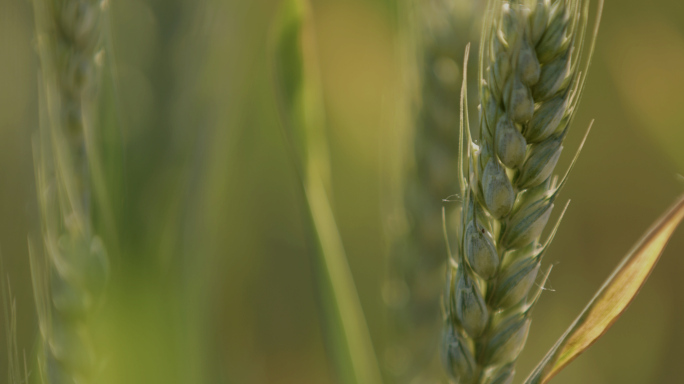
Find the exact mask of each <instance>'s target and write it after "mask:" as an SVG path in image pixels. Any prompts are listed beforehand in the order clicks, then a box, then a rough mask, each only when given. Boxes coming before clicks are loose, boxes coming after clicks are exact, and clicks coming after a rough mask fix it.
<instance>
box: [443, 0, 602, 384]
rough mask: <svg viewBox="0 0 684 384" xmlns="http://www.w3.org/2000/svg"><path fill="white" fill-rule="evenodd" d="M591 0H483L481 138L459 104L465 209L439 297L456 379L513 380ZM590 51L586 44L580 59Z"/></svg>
mask: <svg viewBox="0 0 684 384" xmlns="http://www.w3.org/2000/svg"><path fill="white" fill-rule="evenodd" d="M588 3H589V2H588V1H582V0H537V1H534V2H532V1H510V2H504V1H501V0H494V1H490V2H489V6H488V10H487V16H486V17H487V18H486V21H485V24H484V26H483V39H482V43H481V47H480V51H481V52H480V72H481V75H480V77H481V78H482V82H481V86H480V108H481V112H480V143H479V144H480V145H479V146H476V145H475V144H472V141H471V139H470V136H469V130H468V128H467V121H468V116H467V108H466V109H465V115H464V118H463V121H464V122H465V123H466V127H465V128H463V127H462V132H465V133H462V137H463V138H464V139H465V142H466V143H467V144H466V145H465V146H466V150H465V151H464V152H463V154H462V156H461V157H460V159H461V160H460V161H461V167H459V171H460V172H461V173H460V175H459V179H460V181H461V185H462V187H461V193H462V195H463V199H464V208H463V212H462V223H461V228H460V229H459V231H458V247H457V254H456V255H455V256H454V257H453V258H452V259H451V261H452V263H451V266H450V268H448V272H447V291H446V294H445V303H444V305H445V313H446V316H445V328H444V336H443V348H442V355H443V360H444V365H445V367H446V370H447V373H448V374H449V376H450V377H451V379H452V380H454V381H455V382H458V383H492V384H502V383H511V382H512V380H513V376H514V373H515V369H514V365H515V361H516V360H517V358H518V355H519V354H520V352H521V351H522V349H523V347H524V344H525V341H526V339H527V334H528V332H529V328H530V322H531V319H530V311H531V309H532V307H533V306H534V304H535V302H536V300H537V299H538V298H539V294H540V293H541V288H540V289H539V290H538V291H537V292H534V293H531V288H532V287H533V286H534V284H535V281H536V279H537V275H538V273H539V270H540V266H541V259H542V257H543V255H544V253H545V251H546V250H547V249H548V246H549V244H550V242H551V240H552V239H553V236H554V235H555V232H556V229H557V228H558V224H556V227H555V228H554V229H553V231H552V233H551V234H550V236H549V238H548V240H547V241H546V242H544V243H542V242H541V240H540V237H541V233H542V231H543V230H544V227H545V226H546V223H547V222H548V220H549V217H550V215H551V212H552V210H553V208H554V204H555V200H556V198H557V196H558V192H559V191H560V189H561V187H562V186H563V184H564V183H565V180H566V178H563V180H561V181H560V182H558V179H557V178H556V177H553V176H552V174H553V171H554V168H555V165H556V162H557V161H558V158H559V156H560V153H561V151H562V149H563V140H564V138H565V137H566V135H567V133H568V129H569V126H570V123H571V121H572V118H573V116H574V112H575V110H576V107H577V104H578V102H579V100H580V96H581V94H582V88H583V85H584V80H585V78H586V70H585V71H580V70H579V66H580V64H581V63H582V58H581V52H582V51H583V46H584V42H585V39H584V37H585V30H586V26H587V20H588V5H589V4H588ZM594 37H595V35H594ZM592 51H593V43H592V44H591V48H590V53H589V59H588V60H586V62H587V65H588V63H589V61H590V57H591V52H592ZM485 66H486V68H485ZM464 96H465V94H464ZM464 98H465V99H466V100H467V97H464ZM462 103H465V101H462ZM466 105H467V104H466ZM462 109H463V107H462ZM585 138H586V136H585ZM580 148H581V146H580ZM578 153H579V151H578ZM576 158H577V157H575V159H576ZM573 164H574V160H573ZM571 167H572V166H571ZM466 175H467V177H466ZM566 177H567V174H566ZM566 207H567V205H566ZM561 218H562V214H561ZM558 223H560V218H559V219H558ZM549 272H550V270H549ZM547 276H548V272H547V273H546V275H545V276H544V277H543V280H542V282H541V284H539V287H542V286H543V284H544V281H545V279H546V277H547Z"/></svg>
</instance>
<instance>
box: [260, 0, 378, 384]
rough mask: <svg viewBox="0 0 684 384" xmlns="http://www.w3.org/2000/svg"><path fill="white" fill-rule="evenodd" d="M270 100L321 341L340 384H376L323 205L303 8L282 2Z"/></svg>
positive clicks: (298, 0)
mask: <svg viewBox="0 0 684 384" xmlns="http://www.w3.org/2000/svg"><path fill="white" fill-rule="evenodd" d="M271 52H272V63H273V74H274V83H275V88H276V92H277V95H276V98H277V101H278V106H279V108H280V114H281V120H282V125H283V129H284V131H285V138H286V140H287V141H288V144H289V147H290V153H291V156H292V159H293V161H294V163H295V165H296V168H297V171H298V173H299V176H300V179H301V185H302V188H303V199H304V200H305V202H304V204H303V205H304V206H305V207H306V208H305V209H306V210H307V213H308V219H309V222H308V225H309V228H308V229H309V232H310V234H311V237H312V239H311V240H312V242H313V243H315V245H314V247H315V250H316V252H315V260H314V264H315V266H316V268H315V271H316V274H317V276H318V277H319V278H320V280H319V284H320V287H319V288H320V289H319V291H320V292H321V295H322V297H321V298H320V301H321V306H322V307H323V310H324V316H325V323H326V326H327V329H326V338H327V339H328V341H329V342H330V344H332V345H331V347H332V348H333V354H334V358H335V364H336V368H337V373H338V375H339V376H340V380H341V382H342V383H356V384H366V383H368V384H375V383H381V382H382V379H381V375H380V369H379V365H378V363H377V359H376V356H375V352H374V350H373V345H372V342H371V338H370V332H369V331H368V328H367V325H366V321H365V318H364V315H363V310H362V308H361V303H360V301H359V297H358V294H357V291H356V287H355V285H354V279H353V277H352V274H351V270H350V269H349V265H348V263H347V257H346V254H345V251H344V246H343V244H342V239H341V237H340V234H339V231H338V228H337V223H336V220H335V216H334V213H333V210H332V207H331V205H330V199H329V197H328V192H327V190H328V189H329V183H330V180H329V167H330V163H329V154H328V142H327V138H326V134H325V113H324V109H323V102H322V92H321V89H320V80H319V74H318V66H317V63H316V53H315V44H314V31H313V24H312V22H311V18H310V10H309V8H308V4H307V3H306V1H305V0H286V1H285V2H284V6H283V8H282V9H281V14H280V19H279V20H278V25H277V29H276V31H275V35H274V42H273V44H272V50H271Z"/></svg>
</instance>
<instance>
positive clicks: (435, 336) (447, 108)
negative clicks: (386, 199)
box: [383, 0, 475, 383]
mask: <svg viewBox="0 0 684 384" xmlns="http://www.w3.org/2000/svg"><path fill="white" fill-rule="evenodd" d="M411 5H412V7H411V8H410V9H407V13H408V15H407V17H408V18H409V19H410V20H411V23H408V24H409V25H412V29H413V30H411V31H410V36H411V39H410V40H411V41H412V42H413V45H414V46H415V47H416V49H415V51H416V52H411V55H415V56H416V57H415V58H413V60H418V61H419V62H418V63H417V67H418V71H417V72H418V82H419V87H420V88H419V89H420V98H419V100H418V101H417V103H418V107H417V111H415V117H414V124H413V136H412V137H411V139H412V140H413V143H412V144H413V145H412V148H413V153H412V154H411V156H407V157H409V158H410V160H411V161H409V164H406V165H404V166H403V168H404V169H405V171H404V172H403V177H404V180H403V184H404V193H403V194H404V196H403V199H404V207H403V208H404V209H403V216H405V217H406V224H407V225H406V228H405V229H403V230H402V232H400V233H398V234H396V235H394V236H395V239H394V240H393V244H392V246H391V250H390V255H389V257H390V259H389V266H388V267H389V276H388V278H387V281H386V283H385V285H384V287H383V296H384V299H385V302H386V303H387V306H388V309H389V316H390V318H389V323H390V325H392V332H391V334H390V337H391V338H392V340H391V342H390V345H389V347H387V350H386V351H385V356H384V359H385V362H386V365H387V366H388V370H389V373H390V374H391V376H392V377H393V378H394V380H395V381H396V382H399V383H412V382H416V381H417V382H420V383H423V382H439V381H440V380H441V377H442V372H441V371H440V369H439V364H438V363H437V364H435V362H434V360H435V359H434V357H435V355H436V354H435V352H436V351H437V345H438V344H439V336H440V331H439V330H440V323H439V321H438V317H439V316H438V315H439V313H440V296H441V294H442V291H443V286H442V283H441V281H440V280H441V277H442V276H443V275H444V266H445V261H446V255H447V250H446V244H445V242H444V237H443V231H442V204H443V201H444V200H445V199H448V198H449V196H450V195H453V194H454V193H455V191H457V190H458V181H457V180H456V179H455V178H454V177H453V175H455V174H456V167H457V165H458V163H457V158H458V156H457V155H458V153H457V152H458V132H457V131H456V130H455V129H454V127H455V126H457V124H458V121H459V113H458V110H457V108H455V106H457V105H458V102H459V98H460V79H461V70H460V65H461V63H462V62H463V53H464V50H465V47H466V44H467V42H468V37H469V36H470V31H471V30H473V29H474V28H473V25H474V24H475V22H474V18H473V17H472V14H473V11H474V8H475V2H473V1H470V0H462V1H445V0H428V1H415V2H412V3H411ZM414 24H415V25H414ZM446 208H448V211H447V216H448V217H452V216H453V214H454V213H455V211H456V210H457V209H456V208H457V205H456V204H447V205H446Z"/></svg>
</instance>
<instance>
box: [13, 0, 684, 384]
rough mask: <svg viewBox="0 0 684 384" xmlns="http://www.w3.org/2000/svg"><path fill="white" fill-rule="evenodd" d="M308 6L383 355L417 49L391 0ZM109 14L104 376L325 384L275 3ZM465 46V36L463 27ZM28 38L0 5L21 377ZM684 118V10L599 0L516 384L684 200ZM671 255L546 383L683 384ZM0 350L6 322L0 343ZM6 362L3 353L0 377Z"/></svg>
mask: <svg viewBox="0 0 684 384" xmlns="http://www.w3.org/2000/svg"><path fill="white" fill-rule="evenodd" d="M454 1H455V2H460V3H463V2H464V1H465V0H454ZM311 3H312V8H313V13H314V20H315V26H316V28H317V43H318V48H319V55H320V64H321V73H322V83H323V90H324V96H325V104H326V108H327V117H328V127H327V128H328V129H329V135H330V138H331V143H332V148H331V152H332V179H333V189H334V196H335V200H334V202H333V204H334V209H335V211H336V214H337V219H338V224H339V226H340V231H341V235H342V238H343V240H344V246H345V248H346V251H347V254H348V258H349V264H350V266H351V269H352V272H353V275H354V279H355V283H356V287H357V289H358V291H359V296H360V299H361V304H362V306H363V309H364V312H365V314H366V319H367V322H368V326H369V328H370V331H371V335H372V337H373V342H374V345H375V349H376V351H377V353H378V357H379V360H380V361H381V362H382V361H384V359H383V351H384V350H385V348H386V346H387V345H388V343H390V342H391V335H390V334H389V332H387V329H388V326H387V324H388V318H387V312H386V310H385V303H384V301H383V297H382V287H383V281H384V279H385V276H386V274H387V273H386V272H387V268H388V251H389V243H390V239H389V238H388V229H387V227H388V221H391V217H390V216H391V213H392V212H394V209H395V208H396V207H395V205H397V204H400V203H401V199H400V192H399V191H398V190H397V188H399V187H400V185H399V183H398V182H397V180H398V176H397V174H398V173H399V170H400V167H399V166H397V164H398V163H400V162H401V157H402V156H409V155H411V152H410V151H409V150H407V148H410V143H408V141H409V140H410V139H409V138H410V137H411V135H410V130H411V120H410V113H407V111H410V110H411V103H410V102H411V100H412V96H411V95H410V94H407V92H411V90H412V89H414V88H412V87H411V86H407V84H410V83H411V81H412V80H411V79H412V78H413V76H415V74H414V73H412V71H413V68H412V66H411V65H410V61H411V60H407V59H406V58H407V52H411V49H408V48H407V45H409V44H410V40H411V39H408V38H407V37H406V35H407V28H405V27H406V26H405V25H404V23H403V20H405V19H404V18H403V16H402V15H401V12H400V10H401V9H402V8H401V7H399V6H397V3H396V2H395V1H393V0H345V1H339V0H312V1H311ZM109 5H110V6H111V11H112V12H111V22H112V31H113V32H112V33H113V41H114V55H115V60H116V68H117V76H118V87H119V88H118V92H119V96H120V100H121V104H120V111H121V122H122V123H121V126H122V138H123V140H122V141H123V145H124V149H125V155H126V176H125V179H126V196H127V197H126V199H127V204H126V205H125V210H126V212H125V213H124V214H123V216H124V217H126V218H127V221H126V226H127V228H128V233H129V236H128V237H127V239H128V240H127V241H128V242H129V246H128V251H127V252H125V253H122V254H121V255H118V256H117V257H116V258H115V259H114V260H113V261H112V264H113V274H112V280H111V286H110V290H109V293H108V298H107V303H106V304H105V306H104V308H103V310H102V311H101V312H102V313H101V315H100V319H99V320H98V324H99V325H100V328H101V329H99V332H98V335H99V340H98V341H99V343H100V345H102V346H104V348H106V350H107V354H106V361H105V366H104V367H103V370H104V372H106V375H104V376H105V377H106V378H107V379H106V380H107V381H106V382H107V383H109V382H111V383H205V382H206V383H334V382H335V372H334V367H333V366H332V365H331V362H330V361H329V359H327V358H326V349H325V346H324V336H323V325H322V324H323V321H322V319H321V318H320V316H319V312H318V310H317V302H316V294H315V291H316V283H315V281H316V280H315V276H314V271H313V268H312V265H311V255H310V254H309V253H308V250H307V247H306V243H305V233H304V224H303V220H304V215H303V214H302V207H301V206H299V203H298V201H299V200H298V197H297V193H299V189H298V188H299V187H298V184H297V183H298V181H297V177H296V172H295V168H294V166H293V165H292V164H291V163H290V158H289V157H288V156H287V149H286V146H285V143H284V141H283V136H282V134H281V131H280V125H279V121H278V114H277V109H276V103H275V99H274V91H273V87H272V77H271V71H270V68H271V67H270V65H271V64H270V63H269V54H268V53H269V51H268V49H269V35H270V33H271V31H272V28H271V26H272V24H273V22H274V19H275V17H276V15H277V10H278V6H279V1H277V0H249V1H246V0H109ZM466 8H469V7H468V6H466ZM472 9H474V11H473V16H472V17H475V18H481V17H482V14H481V13H479V11H477V9H478V8H477V7H473V8H472ZM464 38H466V39H472V41H474V42H475V43H477V41H478V33H477V31H473V33H472V35H471V36H470V37H464ZM33 39H34V25H33V15H32V10H31V4H30V2H29V1H24V0H0V246H1V251H2V259H3V263H4V273H5V274H6V275H7V276H9V280H10V283H11V287H12V295H13V297H14V299H15V300H16V308H17V318H18V329H17V337H18V341H19V348H20V350H23V351H25V353H26V356H27V359H28V360H29V361H28V363H29V366H31V365H32V364H33V361H34V359H33V356H34V355H35V352H36V346H37V328H36V327H37V324H36V315H35V310H34V302H33V296H32V288H31V282H30V271H29V261H28V260H29V259H28V249H27V237H28V236H29V235H31V234H35V233H37V232H36V230H37V228H38V218H37V208H36V203H35V186H34V173H33V162H32V150H31V140H32V137H33V135H34V134H35V132H36V130H37V124H38V118H37V115H38V103H37V99H38V97H37V95H38V86H37V73H38V60H37V57H36V53H35V49H34V40H33ZM475 45H477V44H475ZM475 61H476V60H471V62H472V63H473V64H474V63H475ZM471 73H474V72H471ZM472 96H473V95H471V97H472ZM682 105H684V3H682V2H681V1H679V0H657V1H649V2H644V1H642V0H621V1H608V2H607V4H606V7H605V12H604V18H603V23H602V25H601V32H600V34H599V38H598V44H597V49H596V55H595V58H594V61H593V65H592V69H591V73H590V75H589V77H588V82H587V88H586V93H585V96H584V98H583V101H582V103H581V105H580V109H579V113H578V115H577V118H576V120H575V128H574V129H573V131H572V133H571V134H570V136H569V138H568V139H567V145H566V151H565V153H564V155H563V156H562V158H561V161H560V163H559V168H558V169H559V170H562V169H564V168H565V167H567V165H568V164H569V161H570V158H571V157H572V156H571V153H572V152H573V151H574V149H575V148H576V147H577V145H578V143H579V141H580V140H581V137H582V135H583V130H584V127H586V126H587V125H588V124H589V122H590V120H591V119H595V120H596V123H595V125H594V129H593V131H592V133H591V135H590V136H589V140H588V142H587V144H586V146H585V148H584V150H583V153H582V155H581V157H580V159H579V162H578V163H577V165H576V167H575V169H574V171H573V174H572V176H571V178H570V181H569V182H568V185H567V187H566V188H565V190H564V191H563V192H562V194H561V199H562V200H563V201H564V200H568V199H572V204H571V205H570V208H569V210H568V213H567V214H566V217H565V219H564V221H563V224H562V226H561V228H560V231H559V233H558V235H557V236H556V240H555V241H554V244H553V246H552V247H551V249H550V252H549V254H548V256H547V257H546V264H547V265H548V264H549V263H553V264H555V268H554V270H553V273H552V275H551V277H550V280H549V283H548V285H547V287H548V288H549V291H547V292H546V293H545V294H544V295H543V297H542V299H541V301H540V303H539V306H538V308H537V309H536V310H535V312H534V317H533V318H534V321H533V325H532V331H531V334H530V338H529V340H528V343H527V347H526V348H525V351H524V352H523V355H522V357H521V359H520V362H519V370H518V371H519V377H518V379H519V380H520V379H521V378H522V377H523V376H525V374H526V373H527V372H529V371H530V370H531V368H532V367H533V366H534V365H535V363H536V362H537V361H538V360H539V359H540V358H541V356H543V354H544V352H545V351H546V350H547V349H548V348H549V347H550V346H551V345H552V344H553V342H554V341H555V340H556V339H557V337H558V336H559V335H560V334H561V333H562V331H563V330H564V329H565V328H566V326H567V325H569V323H570V322H571V321H572V320H573V319H574V317H575V316H576V315H577V314H578V313H579V311H580V310H581V308H582V307H583V305H584V304H585V303H586V301H588V300H589V299H590V297H591V296H592V294H593V292H594V291H595V290H596V289H597V288H598V287H599V286H600V284H601V282H602V281H603V279H604V278H606V277H607V276H608V274H609V273H610V271H611V270H612V268H613V267H614V266H615V265H616V264H617V262H618V261H619V260H620V259H621V258H622V256H623V255H624V254H625V253H626V252H627V251H628V250H629V249H630V248H631V246H632V245H633V244H634V243H635V242H636V240H637V239H638V238H639V236H640V235H641V234H642V233H643V232H644V231H645V230H646V229H647V228H648V226H649V225H650V224H651V223H652V222H653V221H654V220H655V219H656V218H657V217H658V216H659V215H660V213H661V212H662V211H663V210H664V209H665V208H666V207H667V206H669V205H670V204H671V202H672V201H673V200H674V198H675V197H676V196H677V195H679V194H680V193H681V192H682V191H683V190H684V178H682V176H681V174H684V108H682ZM454 108H456V106H454ZM472 115H473V116H474V115H475V113H474V110H473V112H472ZM398 159H399V160H398ZM454 177H455V175H454ZM454 193H456V191H454ZM444 197H446V196H444ZM556 214H557V213H556ZM682 256H684V230H681V229H680V230H679V231H677V232H676V233H675V236H674V238H673V239H672V241H671V243H670V245H669V246H668V248H667V249H666V251H665V254H664V256H663V259H662V260H661V261H660V264H659V265H658V267H657V268H656V270H655V272H654V273H653V275H652V276H651V278H650V281H649V282H648V283H647V285H646V286H645V287H644V289H643V290H642V292H641V293H640V294H639V296H638V297H637V299H636V300H635V301H634V303H633V304H632V306H631V307H630V308H629V310H628V311H627V313H626V314H625V315H624V316H623V317H622V318H621V319H620V320H619V321H618V322H617V323H616V324H615V326H614V327H613V328H612V329H611V330H610V331H609V332H608V334H607V335H606V336H605V337H604V338H603V339H601V340H600V341H599V342H598V343H597V344H596V345H595V346H594V347H592V348H591V349H590V350H589V351H588V352H586V353H585V354H584V355H583V356H581V357H580V358H579V359H578V360H577V361H576V362H575V363H573V364H572V365H570V366H569V367H568V368H566V369H565V370H564V371H563V372H562V373H561V374H560V375H559V376H558V377H557V378H556V379H554V380H555V381H554V382H555V383H558V384H563V383H591V384H601V383H616V382H619V383H625V384H627V383H678V382H681V381H682V380H684V379H683V378H684V375H683V374H682V371H681V369H680V363H681V361H682V360H683V359H684V327H682V325H683V324H684V304H683V300H682V297H684V279H682V275H683V274H684V257H682ZM5 322H6V319H5V318H0V323H1V324H3V325H4V324H5ZM6 338H7V334H6V332H5V328H4V326H2V327H0V344H2V345H4V343H5V339H6ZM6 361H7V356H6V354H5V349H4V348H0V377H6V364H5V362H6ZM33 377H34V378H35V375H34V376H33Z"/></svg>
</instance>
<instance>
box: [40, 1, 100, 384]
mask: <svg viewBox="0 0 684 384" xmlns="http://www.w3.org/2000/svg"><path fill="white" fill-rule="evenodd" d="M33 5H34V12H35V18H36V30H37V42H38V53H39V56H40V61H41V76H40V80H39V83H40V85H41V89H40V101H41V103H40V111H41V113H40V114H41V116H40V117H41V118H40V130H39V134H38V137H37V138H36V140H35V144H34V155H35V167H36V182H37V191H38V200H39V208H40V213H41V223H42V225H41V226H42V237H43V241H42V245H43V253H44V254H45V256H46V258H45V259H42V258H39V257H38V252H36V249H35V247H32V249H31V252H30V253H31V264H32V273H33V283H34V293H35V296H36V305H37V309H38V317H39V323H40V329H41V334H42V337H43V345H44V348H43V351H44V353H43V354H42V356H41V377H42V380H43V382H46V383H50V384H61V383H79V384H81V383H83V384H85V383H92V382H94V377H95V373H96V371H97V369H98V358H97V355H96V353H95V351H94V347H93V345H92V330H91V327H90V326H91V317H92V314H93V312H94V310H95V309H96V307H97V305H98V303H99V302H100V299H101V296H102V292H103V289H104V285H105V280H106V276H107V270H108V257H107V252H106V251H105V247H104V245H103V242H102V241H101V240H100V237H99V236H98V235H97V234H95V233H94V229H93V226H92V219H91V207H90V204H91V203H90V199H91V193H90V189H91V188H90V177H89V176H90V162H89V159H88V151H87V147H88V145H87V143H88V135H89V130H90V129H92V127H91V125H92V124H93V122H94V121H95V120H96V118H95V116H96V112H97V110H96V109H97V108H96V102H97V94H98V92H97V88H98V86H97V83H98V78H99V73H100V67H101V63H99V61H101V60H98V54H99V50H100V46H101V28H102V24H103V23H102V17H103V15H102V14H103V12H104V11H105V5H106V3H103V2H100V1H93V0H35V1H34V2H33Z"/></svg>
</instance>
